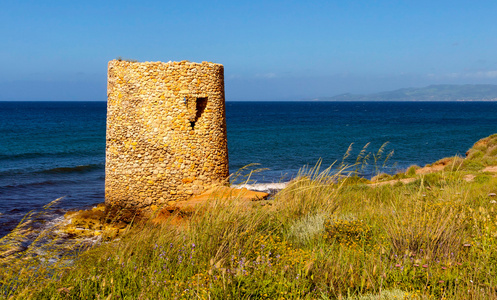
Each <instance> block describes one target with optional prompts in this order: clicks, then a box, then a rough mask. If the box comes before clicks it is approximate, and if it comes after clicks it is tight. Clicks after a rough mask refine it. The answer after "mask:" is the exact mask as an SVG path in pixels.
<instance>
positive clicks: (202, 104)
mask: <svg viewBox="0 0 497 300" xmlns="http://www.w3.org/2000/svg"><path fill="white" fill-rule="evenodd" d="M195 102H196V103H195V106H196V109H195V118H194V120H193V121H190V125H191V126H192V128H193V129H195V124H196V123H197V121H198V119H200V117H201V116H202V113H203V112H204V110H205V108H206V107H207V98H197V101H195Z"/></svg>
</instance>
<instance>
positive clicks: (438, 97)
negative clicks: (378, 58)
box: [312, 84, 497, 102]
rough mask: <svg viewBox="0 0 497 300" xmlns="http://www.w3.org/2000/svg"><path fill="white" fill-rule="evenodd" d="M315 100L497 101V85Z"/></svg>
mask: <svg viewBox="0 0 497 300" xmlns="http://www.w3.org/2000/svg"><path fill="white" fill-rule="evenodd" d="M312 100H314V101H336V102H338V101H346V102H357V101H402V102H404V101H411V102H427V101H438V102H462V101H472V102H476V101H484V102H490V101H497V85H493V84H464V85H454V84H440V85H430V86H427V87H422V88H402V89H398V90H393V91H385V92H379V93H372V94H350V93H347V94H340V95H336V96H332V97H318V98H314V99H312Z"/></svg>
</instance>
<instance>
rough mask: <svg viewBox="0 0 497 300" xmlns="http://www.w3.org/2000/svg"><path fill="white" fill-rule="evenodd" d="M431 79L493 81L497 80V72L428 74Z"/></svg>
mask: <svg viewBox="0 0 497 300" xmlns="http://www.w3.org/2000/svg"><path fill="white" fill-rule="evenodd" d="M427 76H428V77H429V78H436V79H447V78H449V79H465V78H466V79H468V78H472V79H493V78H497V70H493V71H476V72H452V73H446V74H441V75H440V74H433V73H431V74H427Z"/></svg>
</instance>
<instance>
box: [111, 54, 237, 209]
mask: <svg viewBox="0 0 497 300" xmlns="http://www.w3.org/2000/svg"><path fill="white" fill-rule="evenodd" d="M107 97H108V102H107V143H106V165H105V203H106V204H107V205H111V206H120V207H129V208H145V207H148V206H150V205H158V206H159V205H162V204H169V205H171V204H174V202H172V201H182V200H187V199H188V198H189V197H190V196H192V195H195V194H200V193H202V192H203V191H205V190H207V189H209V188H211V187H212V186H214V185H218V184H220V183H223V182H225V181H226V180H227V178H228V176H229V170H228V146H227V136H226V117H225V103H224V68H223V66H222V65H220V64H215V63H209V62H202V63H192V62H188V61H182V62H169V63H163V62H143V63H138V62H128V61H118V60H112V61H110V62H109V66H108V86H107Z"/></svg>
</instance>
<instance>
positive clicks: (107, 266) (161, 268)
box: [0, 135, 497, 299]
mask: <svg viewBox="0 0 497 300" xmlns="http://www.w3.org/2000/svg"><path fill="white" fill-rule="evenodd" d="M496 138H497V135H493V136H491V137H489V138H488V140H486V142H485V147H483V146H481V144H482V143H481V144H478V143H480V142H481V141H479V142H478V143H476V144H475V147H474V148H472V149H471V150H470V151H469V152H468V158H466V159H464V160H462V161H463V163H461V164H460V165H458V167H451V168H444V169H443V170H442V171H440V172H437V173H429V174H416V170H417V169H418V168H417V167H413V168H410V169H409V170H408V171H407V172H406V173H405V174H402V176H393V177H392V178H390V177H388V176H384V175H382V176H380V177H385V178H387V179H389V180H397V182H396V183H395V184H392V185H390V184H384V185H373V184H371V183H370V182H369V181H364V180H358V179H357V178H355V177H354V178H352V179H351V178H349V177H343V176H342V174H344V171H345V167H344V166H341V168H342V169H340V170H338V172H336V170H332V169H326V170H323V171H320V168H319V165H318V166H316V167H315V168H312V169H310V170H305V171H302V173H301V174H300V176H299V177H298V178H297V179H295V180H294V181H293V182H291V183H290V184H289V186H288V187H287V188H286V189H284V190H282V191H280V192H279V193H278V194H277V195H276V196H275V197H274V199H273V200H272V201H271V202H269V203H270V205H267V204H266V203H268V202H264V203H265V204H266V205H264V206H262V205H257V202H255V204H253V203H244V202H242V201H241V200H237V199H235V200H230V201H227V200H220V199H212V200H211V201H208V202H206V203H205V205H203V206H202V207H201V208H200V209H198V210H197V211H196V212H194V213H193V214H192V215H190V216H188V217H183V219H181V220H180V221H178V218H175V217H174V216H173V217H171V218H170V219H168V220H169V221H166V222H164V223H162V224H159V225H154V224H151V223H142V224H138V225H135V226H133V227H132V228H129V230H128V232H127V233H126V234H125V235H123V236H121V237H120V239H115V240H113V241H112V242H109V243H103V244H101V245H99V246H96V247H93V248H92V249H90V250H87V251H84V252H81V253H80V254H79V255H78V256H77V257H76V258H75V259H74V260H72V259H73V258H72V257H69V258H65V257H61V256H60V255H59V257H57V259H56V260H50V259H49V257H47V256H45V255H43V254H39V255H37V256H35V255H32V254H29V253H28V252H29V251H25V252H23V253H22V254H19V255H18V257H16V258H12V259H8V260H7V259H4V261H3V262H0V264H1V265H0V270H2V272H0V297H4V298H19V299H23V298H30V299H194V298H195V299H197V298H199V299H496V298H497V251H495V249H497V203H496V200H497V197H496V196H495V193H496V192H497V178H496V176H495V174H494V173H488V172H481V171H476V170H475V169H472V168H465V167H463V166H464V165H465V164H466V166H467V165H468V164H469V162H471V161H475V162H480V163H481V164H483V165H484V166H486V165H487V163H488V162H491V161H492V159H489V160H486V161H483V159H485V158H486V157H487V158H491V156H492V153H494V152H495V150H494V148H493V147H495V144H494V140H495V139H496ZM476 151H480V152H481V153H483V155H482V154H476V155H475V154H472V153H477V152H476ZM493 155H495V153H494V154H493ZM352 168H353V167H352ZM468 174H472V175H474V178H473V179H472V180H470V181H469V180H468V181H467V180H466V179H465V178H467V175H468ZM396 177H397V178H396ZM406 178H407V179H410V180H409V181H408V182H407V183H403V181H400V180H404V179H406ZM251 204H253V205H251ZM45 249H47V247H45ZM44 253H50V251H49V250H47V251H46V252H44ZM26 257H29V259H25V258H26Z"/></svg>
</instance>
